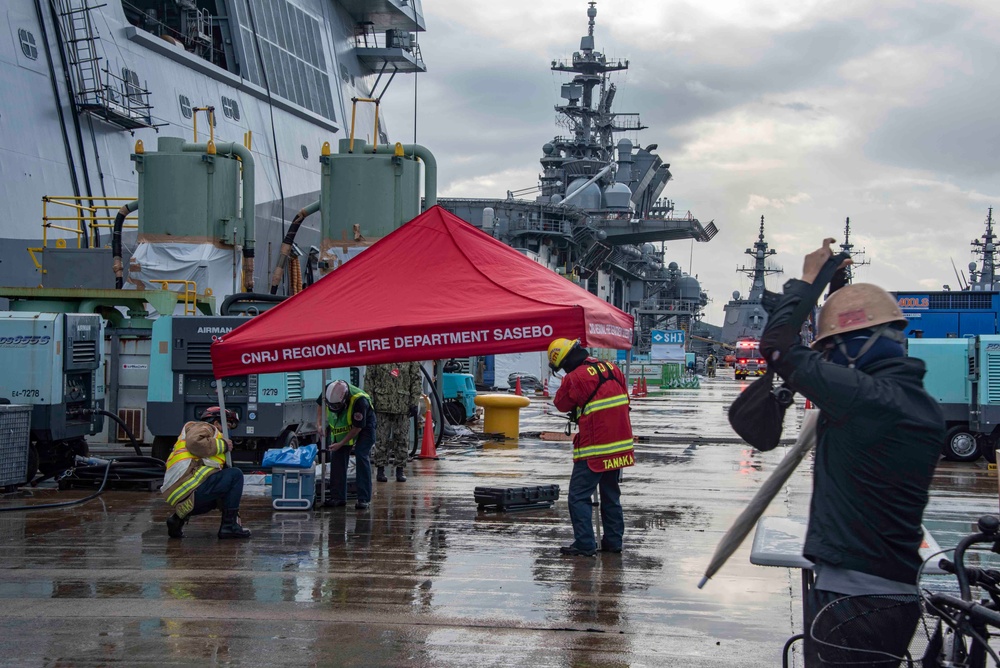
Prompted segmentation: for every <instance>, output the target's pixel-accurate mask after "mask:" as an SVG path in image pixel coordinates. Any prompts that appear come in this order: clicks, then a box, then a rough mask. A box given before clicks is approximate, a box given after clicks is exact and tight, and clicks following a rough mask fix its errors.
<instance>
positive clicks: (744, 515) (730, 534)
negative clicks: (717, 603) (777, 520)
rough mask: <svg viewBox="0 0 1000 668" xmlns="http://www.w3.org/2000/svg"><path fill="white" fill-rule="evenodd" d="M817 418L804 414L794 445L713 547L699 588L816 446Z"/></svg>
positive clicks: (815, 413)
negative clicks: (713, 550) (713, 549)
mask: <svg viewBox="0 0 1000 668" xmlns="http://www.w3.org/2000/svg"><path fill="white" fill-rule="evenodd" d="M818 418H819V411H818V410H815V409H813V410H807V411H806V413H805V416H804V417H803V418H802V428H801V429H800V430H799V437H798V438H797V439H796V440H795V445H793V446H792V449H791V450H790V451H789V452H788V454H787V455H785V458H784V459H782V460H781V463H780V464H778V467H777V468H776V469H774V473H772V474H771V476H770V477H769V478H768V479H767V480H765V481H764V484H763V485H761V487H760V489H759V490H757V493H756V494H755V495H754V497H753V498H752V499H750V503H748V504H747V507H746V508H744V509H743V512H741V513H740V514H739V517H737V518H736V520H735V521H734V522H733V525H732V526H731V527H729V531H727V532H726V533H725V535H724V536H723V537H722V540H720V541H719V544H718V546H717V547H716V548H715V554H713V555H712V560H711V561H710V562H709V564H708V568H706V569H705V575H704V577H702V579H701V582H699V583H698V589H701V588H702V587H704V586H705V583H707V582H708V580H709V578H711V577H712V576H713V575H715V574H716V573H718V572H719V569H720V568H722V565H723V564H724V563H726V560H727V559H729V557H731V556H732V555H733V552H735V551H736V550H737V549H739V547H740V545H742V544H743V540H744V539H745V538H746V537H747V534H749V533H750V529H752V528H753V527H754V526H755V525H756V524H757V520H759V519H760V518H761V516H762V515H763V514H764V511H765V510H767V507H768V505H770V503H771V501H772V500H773V499H774V497H775V496H777V495H778V492H779V491H781V488H782V487H784V486H785V483H786V482H788V479H789V478H791V477H792V473H794V472H795V469H796V468H798V466H799V464H801V463H802V460H803V459H805V456H806V455H807V454H809V451H810V450H812V449H813V447H814V446H815V445H816V421H817V419H818Z"/></svg>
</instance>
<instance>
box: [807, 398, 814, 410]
mask: <svg viewBox="0 0 1000 668" xmlns="http://www.w3.org/2000/svg"><path fill="white" fill-rule="evenodd" d="M812 407H813V402H811V401H809V400H808V399H806V410H809V409H810V408H812Z"/></svg>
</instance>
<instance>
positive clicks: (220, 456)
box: [167, 434, 226, 468]
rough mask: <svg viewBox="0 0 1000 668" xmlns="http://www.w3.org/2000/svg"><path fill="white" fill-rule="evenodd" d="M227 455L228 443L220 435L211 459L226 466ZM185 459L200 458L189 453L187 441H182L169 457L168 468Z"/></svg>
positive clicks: (216, 439)
mask: <svg viewBox="0 0 1000 668" xmlns="http://www.w3.org/2000/svg"><path fill="white" fill-rule="evenodd" d="M225 454H226V441H225V439H223V438H222V435H221V434H220V435H219V436H216V437H215V454H214V455H213V456H212V457H210V459H213V460H215V461H217V462H219V463H220V464H224V463H225V462H226V458H225ZM185 459H198V457H195V456H194V455H192V454H191V453H190V452H188V450H187V441H185V440H183V439H181V440H179V441H177V444H176V445H174V449H173V452H171V453H170V456H169V457H167V468H170V467H171V466H173V465H174V464H176V463H178V462H182V461H184V460H185Z"/></svg>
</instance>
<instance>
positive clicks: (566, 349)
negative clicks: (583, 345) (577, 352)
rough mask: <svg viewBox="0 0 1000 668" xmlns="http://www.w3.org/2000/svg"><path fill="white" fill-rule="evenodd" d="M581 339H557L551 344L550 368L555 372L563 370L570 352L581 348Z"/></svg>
mask: <svg viewBox="0 0 1000 668" xmlns="http://www.w3.org/2000/svg"><path fill="white" fill-rule="evenodd" d="M579 345H580V339H556V340H555V341H553V342H552V343H550V344H549V367H550V368H551V369H552V370H553V371H558V370H559V369H561V368H562V365H563V362H565V361H566V356H567V355H569V353H570V351H572V350H573V349H574V348H577V347H579Z"/></svg>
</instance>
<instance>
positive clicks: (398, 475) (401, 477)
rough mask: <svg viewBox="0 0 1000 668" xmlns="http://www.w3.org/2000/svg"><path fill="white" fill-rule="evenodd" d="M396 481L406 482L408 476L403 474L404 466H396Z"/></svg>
mask: <svg viewBox="0 0 1000 668" xmlns="http://www.w3.org/2000/svg"><path fill="white" fill-rule="evenodd" d="M396 482H406V476H405V475H403V467H402V466H397V467H396Z"/></svg>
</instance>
